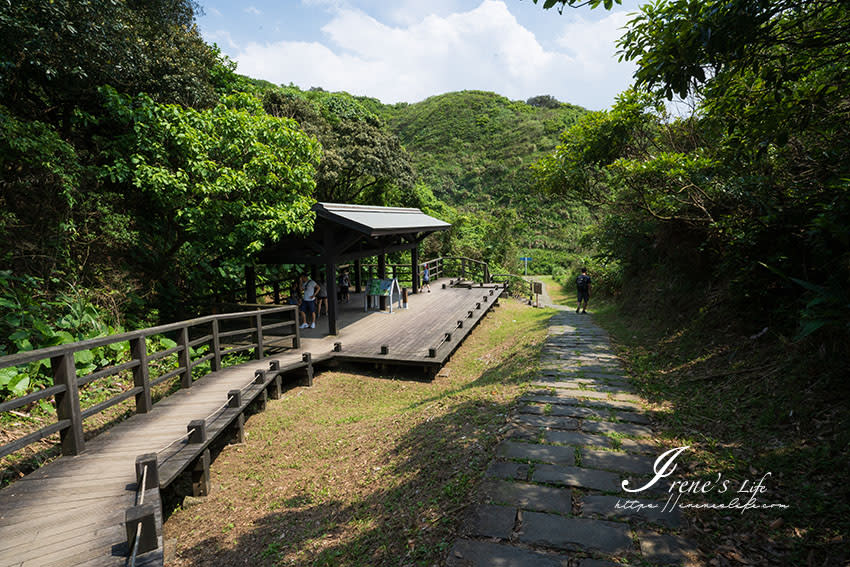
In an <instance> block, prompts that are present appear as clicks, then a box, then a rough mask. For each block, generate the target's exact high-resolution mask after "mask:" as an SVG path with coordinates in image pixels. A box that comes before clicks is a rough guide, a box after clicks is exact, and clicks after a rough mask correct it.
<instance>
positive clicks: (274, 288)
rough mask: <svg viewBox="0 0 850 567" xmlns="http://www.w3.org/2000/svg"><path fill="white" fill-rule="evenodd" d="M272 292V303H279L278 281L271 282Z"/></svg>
mask: <svg viewBox="0 0 850 567" xmlns="http://www.w3.org/2000/svg"><path fill="white" fill-rule="evenodd" d="M272 293H273V294H274V304H275V305H280V281H279V280H275V281H273V282H272Z"/></svg>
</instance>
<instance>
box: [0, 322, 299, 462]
mask: <svg viewBox="0 0 850 567" xmlns="http://www.w3.org/2000/svg"><path fill="white" fill-rule="evenodd" d="M284 314H285V315H287V316H288V317H287V319H288V320H286V321H281V320H280V319H279V318H275V317H273V316H274V315H284ZM240 318H242V319H249V320H250V323H249V325H247V326H246V328H244V329H240V330H238V331H227V332H220V331H219V323H220V322H222V321H230V320H234V319H240ZM264 318H266V321H268V323H264V322H263V319H264ZM203 325H211V327H212V332H209V330H207V331H206V332H204V334H203V336H201V337H199V338H197V339H195V340H193V341H189V329H190V328H193V327H198V326H203ZM288 325H289V326H292V328H293V329H294V331H293V333H292V334H291V335H288V338H291V339H292V342H293V348H297V347H298V345H299V343H300V332H299V327H298V308H297V307H296V306H294V305H285V306H280V307H274V308H269V309H256V310H253V311H241V312H238V313H223V314H217V315H207V316H205V317H197V318H195V319H188V320H185V321H179V322H176V323H169V324H166V325H159V326H156V327H149V328H146V329H139V330H136V331H130V332H127V333H119V334H116V335H109V336H106V337H98V338H95V339H89V340H85V341H79V342H75V343H67V344H64V345H58V346H53V347H47V348H42V349H38V350H33V351H28V352H21V353H17V354H12V355H7V356H3V357H0V369H2V368H9V367H12V366H19V365H24V364H29V363H31V362H36V361H41V360H50V363H51V367H52V369H53V381H54V385H52V386H48V387H46V388H43V389H41V390H39V391H36V392H32V393H29V394H26V395H24V396H19V397H16V398H11V399H9V400H5V401H4V402H2V403H0V412H4V411H9V410H12V409H15V408H18V407H21V406H24V405H27V404H30V403H33V402H35V401H38V400H41V399H44V398H47V397H50V396H55V400H56V418H57V423H60V424H62V426H61V427H57V424H56V423H53V424H49V425H47V426H45V427H42V428H41V429H39V430H37V431H34V432H32V433H30V434H29V435H27V436H25V437H22V438H21V439H17V440H15V441H12V442H10V443H7V444H4V445H0V454H3V455H5V454H9V453H10V452H14V451H17V450H19V449H21V448H23V447H25V446H26V445H29V444H31V443H34V442H36V441H38V440H39V439H42V438H44V437H46V436H47V435H50V434H51V433H55V432H56V431H59V433H60V436H61V444H62V454H63V455H76V454H79V453H81V452H82V451H83V450H84V449H85V442H84V439H83V428H82V421H83V419H85V418H88V417H91V416H92V415H95V414H97V413H99V412H101V411H103V410H105V409H107V408H109V407H111V406H113V405H115V404H117V403H120V402H121V401H123V400H125V399H128V398H131V397H133V396H135V398H136V413H146V412H148V411H150V409H151V387H152V386H154V385H156V384H158V383H161V382H164V381H166V380H168V379H172V378H175V377H177V376H181V387H183V388H189V387H191V385H192V370H193V369H194V368H195V367H197V366H198V365H200V364H203V363H204V362H207V361H210V365H211V371H213V372H214V371H216V370H219V369H220V368H221V357H222V356H225V355H227V354H229V353H233V352H239V351H243V350H254V351H255V356H256V358H258V359H259V358H262V356H263V351H264V349H265V347H266V345H267V344H268V342H267V341H266V340H265V339H264V331H266V330H272V329H278V328H281V327H284V326H288ZM208 329H209V327H208ZM172 332H177V339H178V340H177V343H178V344H177V345H176V346H173V347H170V348H167V349H163V350H160V351H158V352H153V353H148V352H147V339H148V338H149V337H152V336H155V335H161V334H164V333H172ZM236 334H243V335H249V336H251V337H253V339H254V341H253V342H251V343H250V344H249V345H245V346H239V347H236V348H228V349H222V346H221V340H220V339H221V338H222V337H227V336H231V335H236ZM270 336H274V335H270ZM122 342H129V343H130V360H129V361H124V362H120V363H118V364H115V365H113V366H109V367H106V368H102V369H99V370H97V371H95V372H92V373H91V374H88V375H85V376H77V369H76V365H75V363H74V354H75V353H77V352H80V351H85V350H90V349H94V348H99V347H103V346H108V345H111V344H116V343H122ZM205 343H206V344H209V345H210V350H211V351H212V352H210V353H209V354H207V355H203V356H200V357H198V358H196V359H195V360H192V357H191V352H190V349H192V348H193V347H196V346H198V345H202V344H205ZM175 355H176V356H177V368H174V369H172V370H170V371H168V372H166V373H164V374H162V375H161V376H156V377H154V378H151V376H150V364H151V363H152V362H155V361H157V360H162V359H165V358H167V357H171V356H175ZM126 371H132V373H133V387H132V388H130V389H128V390H126V391H123V392H119V393H118V394H116V395H115V396H112V397H111V398H109V399H107V400H104V401H102V402H100V403H98V404H95V405H93V406H90V407H88V408H82V407H81V405H80V399H79V388H80V387H81V386H84V385H85V384H88V383H90V382H93V381H94V380H98V379H100V378H104V377H107V376H111V375H114V374H118V373H121V372H126Z"/></svg>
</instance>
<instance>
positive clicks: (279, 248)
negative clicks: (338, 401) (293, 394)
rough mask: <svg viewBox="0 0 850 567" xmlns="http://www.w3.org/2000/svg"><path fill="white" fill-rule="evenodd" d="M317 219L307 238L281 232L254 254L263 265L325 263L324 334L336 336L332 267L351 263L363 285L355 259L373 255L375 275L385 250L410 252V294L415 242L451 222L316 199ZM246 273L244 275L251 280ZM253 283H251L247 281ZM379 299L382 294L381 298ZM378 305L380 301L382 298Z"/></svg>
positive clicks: (383, 267) (382, 271) (415, 287)
mask: <svg viewBox="0 0 850 567" xmlns="http://www.w3.org/2000/svg"><path fill="white" fill-rule="evenodd" d="M313 211H315V213H316V222H315V225H314V229H313V233H312V234H310V235H307V236H296V235H291V236H286V237H284V238H283V239H281V240H280V241H278V242H276V243H274V244H273V245H270V246H268V247H266V248H265V249H264V250H262V251H261V252H260V253H259V255H258V260H259V261H260V262H261V263H263V264H306V265H309V266H312V267H313V275H314V277H315V274H316V272H317V270H318V267H320V266H324V267H325V273H326V275H327V279H326V281H327V288H328V289H327V294H328V332H329V333H330V334H332V335H335V334H337V332H338V329H337V283H336V282H337V274H336V272H337V267H338V266H339V265H340V264H343V263H348V262H352V261H353V262H354V264H355V269H354V282H353V283H354V286H355V290H356V291H357V292H359V291H360V290H361V288H362V281H361V279H360V278H361V270H360V262H361V260H362V259H363V258H370V257H377V259H378V262H377V263H378V274H377V275H378V277H379V278H386V277H387V254H389V253H392V252H399V251H402V250H410V264H411V273H412V274H413V284H412V291H413V293H418V291H419V270H418V268H417V267H418V264H419V243H420V242H422V240H423V239H424V238H425V237H426V236H428V235H429V234H432V233H434V232H437V231H441V230H447V229H448V228H449V227H451V225H450V224H449V223H446V222H443V221H441V220H439V219H436V218H434V217H432V216H429V215H426V214H425V213H423V212H422V211H421V210H419V209H413V208H402V207H376V206H369V205H346V204H339V203H316V204H315V205H314V206H313ZM250 277H251V276H249V279H250ZM247 283H248V287H249V288H251V287H252V283H253V282H250V281H249V282H247ZM382 299H383V298H382ZM382 306H383V302H382Z"/></svg>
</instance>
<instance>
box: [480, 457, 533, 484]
mask: <svg viewBox="0 0 850 567" xmlns="http://www.w3.org/2000/svg"><path fill="white" fill-rule="evenodd" d="M530 468H531V467H530V466H529V465H527V464H525V463H515V462H513V461H495V462H493V463H490V466H489V467H487V470H486V471H485V472H484V474H485V476H491V477H493V478H504V479H506V480H527V479H528V471H529V469H530Z"/></svg>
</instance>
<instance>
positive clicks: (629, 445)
mask: <svg viewBox="0 0 850 567" xmlns="http://www.w3.org/2000/svg"><path fill="white" fill-rule="evenodd" d="M619 442H620V449H622V450H623V451H626V452H627V453H646V454H649V455H656V456H657V455H660V454H661V453H663V452H664V447H662V446H661V445H659V444H658V442H657V441H656V440H655V439H652V438H644V439H628V438H623V439H620V440H619Z"/></svg>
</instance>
